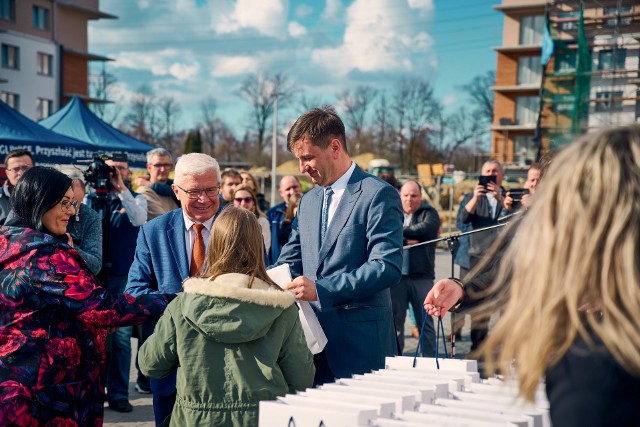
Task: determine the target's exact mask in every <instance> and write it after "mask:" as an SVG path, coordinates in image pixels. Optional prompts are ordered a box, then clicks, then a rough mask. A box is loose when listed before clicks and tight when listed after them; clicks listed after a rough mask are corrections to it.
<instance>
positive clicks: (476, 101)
mask: <svg viewBox="0 0 640 427" xmlns="http://www.w3.org/2000/svg"><path fill="white" fill-rule="evenodd" d="M495 82H496V73H495V71H493V70H492V71H487V72H486V73H484V74H480V75H478V76H475V77H474V78H473V79H472V80H471V81H470V82H469V83H467V84H466V85H463V86H462V89H464V90H465V91H467V93H468V94H469V96H470V97H471V103H472V105H473V106H474V107H475V111H474V113H477V114H480V115H481V117H482V118H483V119H484V120H486V121H487V122H488V123H492V122H493V91H492V90H491V89H490V88H491V86H493V85H494V84H495Z"/></svg>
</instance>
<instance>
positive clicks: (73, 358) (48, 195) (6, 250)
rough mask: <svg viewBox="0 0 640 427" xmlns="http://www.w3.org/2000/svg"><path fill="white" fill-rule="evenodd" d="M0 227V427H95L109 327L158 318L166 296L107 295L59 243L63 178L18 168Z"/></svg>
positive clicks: (66, 210)
mask: <svg viewBox="0 0 640 427" xmlns="http://www.w3.org/2000/svg"><path fill="white" fill-rule="evenodd" d="M12 204H13V211H14V213H15V216H14V218H13V219H11V220H10V221H8V222H7V223H6V224H5V226H3V227H0V425H2V426H15V425H21V426H22V425H79V426H99V425H102V419H103V411H104V409H103V408H104V397H105V395H104V384H103V381H104V378H103V376H104V368H105V354H106V351H105V340H106V336H107V330H108V329H109V328H113V327H118V326H126V325H133V324H138V323H142V322H145V321H148V320H151V319H156V318H158V317H160V315H161V314H162V312H163V311H164V309H165V307H166V305H167V304H168V300H169V299H170V298H171V297H168V296H164V295H159V294H155V295H153V294H150V295H145V296H143V297H140V298H138V299H134V298H133V297H131V296H129V295H120V296H119V297H117V298H116V297H113V296H111V295H110V294H108V293H107V292H106V290H105V289H104V288H102V287H100V286H99V285H98V282H97V279H96V277H95V276H94V275H93V273H92V272H91V270H90V269H89V267H88V266H87V264H86V262H85V261H84V260H83V259H82V257H81V256H80V254H78V252H77V251H76V250H75V249H73V248H72V247H71V246H70V244H69V236H68V235H67V234H66V231H67V225H68V223H69V219H70V218H71V216H72V215H74V214H75V213H76V209H77V202H76V201H75V200H74V193H73V190H72V188H71V179H70V178H69V177H67V176H66V175H64V174H63V173H61V172H59V171H57V170H55V169H52V168H46V167H41V166H34V167H32V168H30V169H29V170H27V171H26V172H25V173H24V175H23V176H22V178H21V179H20V181H19V182H18V184H17V185H16V187H15V189H14V193H13V197H12Z"/></svg>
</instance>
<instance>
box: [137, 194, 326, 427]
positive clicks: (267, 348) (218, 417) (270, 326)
mask: <svg viewBox="0 0 640 427" xmlns="http://www.w3.org/2000/svg"><path fill="white" fill-rule="evenodd" d="M206 265H207V269H206V271H205V273H204V274H203V277H199V278H190V279H188V280H186V281H185V282H184V292H183V293H182V294H181V295H180V296H179V297H178V298H176V300H175V301H174V303H173V304H170V305H169V306H168V307H167V309H166V311H165V312H164V316H163V317H162V318H161V319H160V321H159V322H158V325H157V326H156V330H155V333H154V334H153V335H152V336H151V337H149V338H148V339H147V341H146V342H145V343H144V345H143V346H142V347H141V348H140V355H139V359H138V361H139V364H140V369H141V370H142V371H143V373H144V374H145V375H148V376H150V377H153V378H162V377H163V376H165V375H167V374H169V373H170V372H172V370H173V369H175V368H176V367H177V368H178V372H177V381H176V384H177V397H176V404H175V406H174V407H173V412H172V414H171V420H170V425H171V426H195V425H198V426H256V425H258V402H260V401H261V400H273V399H275V398H276V396H284V395H285V394H286V393H295V392H296V391H299V390H304V389H305V388H308V387H311V385H312V384H313V376H314V373H315V368H314V366H313V357H312V355H311V353H310V352H309V350H308V348H307V344H306V341H305V338H304V334H303V332H302V327H301V325H300V320H299V318H298V310H297V307H296V306H295V304H294V302H295V297H294V295H293V294H291V293H290V292H285V291H283V290H282V289H280V288H279V287H278V286H277V285H276V284H274V283H273V282H272V281H271V280H270V279H269V277H268V276H267V272H266V270H265V267H264V265H265V262H264V249H263V246H262V236H261V233H260V227H259V226H258V221H257V219H256V217H255V215H253V214H252V213H251V212H249V211H247V210H245V209H238V208H235V207H233V206H228V207H227V208H225V209H224V210H223V211H222V212H221V213H220V215H219V216H218V218H217V219H216V220H215V222H214V223H213V228H212V230H211V238H210V240H209V251H208V255H207V261H206ZM165 423H166V421H165Z"/></svg>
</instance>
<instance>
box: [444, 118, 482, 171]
mask: <svg viewBox="0 0 640 427" xmlns="http://www.w3.org/2000/svg"><path fill="white" fill-rule="evenodd" d="M485 119H486V118H485V117H481V116H480V115H478V114H474V113H470V112H469V111H468V109H466V108H465V107H464V106H463V107H460V108H459V109H458V110H456V111H455V112H454V113H453V114H451V115H450V116H449V117H448V118H447V119H446V123H445V124H444V126H443V129H444V132H446V135H445V137H444V138H443V139H446V140H447V141H448V142H447V145H446V147H445V148H444V149H443V150H442V154H443V156H444V157H445V161H446V163H451V162H452V160H453V158H454V155H455V153H456V151H457V150H458V149H460V147H462V146H463V145H465V144H466V143H467V142H474V141H477V140H478V139H480V138H482V136H483V134H486V133H487V132H488V130H487V126H486V122H485V121H484V120H485Z"/></svg>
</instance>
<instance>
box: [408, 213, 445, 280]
mask: <svg viewBox="0 0 640 427" xmlns="http://www.w3.org/2000/svg"><path fill="white" fill-rule="evenodd" d="M438 231H440V216H439V215H438V211H436V210H435V209H434V208H432V207H431V206H429V205H428V204H427V203H424V202H423V203H422V205H421V206H420V207H419V208H418V210H417V211H415V212H414V213H413V217H411V223H410V224H409V226H408V227H404V228H403V229H402V238H403V245H406V244H407V239H411V240H418V241H419V242H427V241H429V240H433V239H437V238H438ZM405 253H406V251H404V252H403V256H404V254H405ZM435 260H436V245H435V243H434V244H428V245H421V246H416V247H415V248H412V249H409V276H410V277H426V278H429V279H433V278H435V271H434V268H435Z"/></svg>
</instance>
